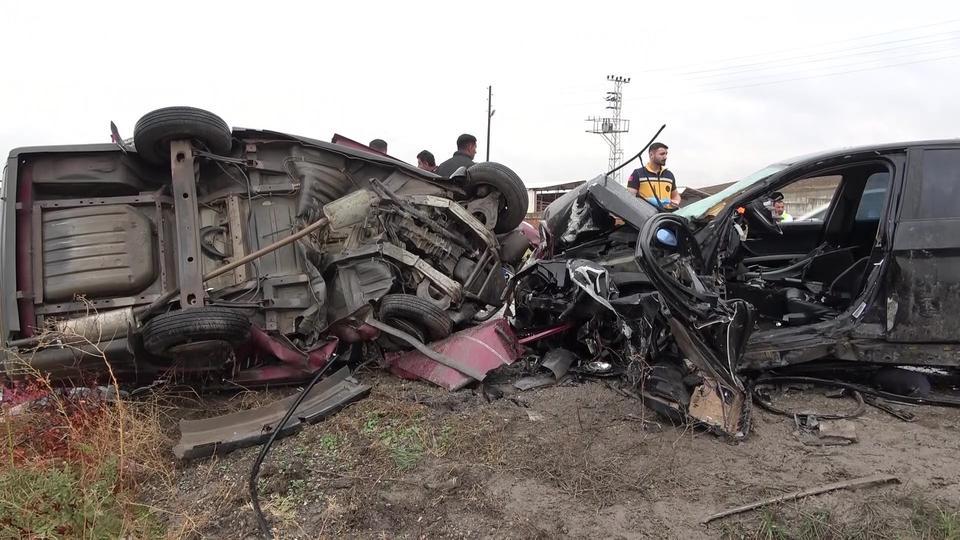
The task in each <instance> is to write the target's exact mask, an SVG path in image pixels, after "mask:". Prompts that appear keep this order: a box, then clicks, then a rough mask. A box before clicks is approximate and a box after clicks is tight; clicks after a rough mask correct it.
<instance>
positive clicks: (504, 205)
mask: <svg viewBox="0 0 960 540" xmlns="http://www.w3.org/2000/svg"><path fill="white" fill-rule="evenodd" d="M482 185H487V186H490V187H491V188H493V189H494V190H496V191H497V192H499V193H500V211H499V212H498V213H497V225H496V226H495V227H494V228H493V232H495V233H505V232H510V231H512V230H514V229H516V228H517V227H518V226H519V225H520V222H521V221H523V218H524V217H526V215H527V204H528V203H529V200H528V199H527V187H526V186H524V185H523V180H521V179H520V177H519V176H517V173H515V172H513V171H512V170H511V169H510V168H509V167H507V166H506V165H501V164H499V163H494V162H492V161H488V162H485V163H477V164H476V165H473V166H472V167H470V168H469V169H467V185H466V187H467V191H470V192H473V191H476V188H477V187H479V186H482Z"/></svg>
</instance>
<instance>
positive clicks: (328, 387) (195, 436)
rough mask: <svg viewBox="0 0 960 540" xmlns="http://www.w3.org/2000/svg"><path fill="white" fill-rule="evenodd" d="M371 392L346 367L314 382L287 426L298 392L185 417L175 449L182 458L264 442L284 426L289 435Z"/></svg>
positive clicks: (219, 452)
mask: <svg viewBox="0 0 960 540" xmlns="http://www.w3.org/2000/svg"><path fill="white" fill-rule="evenodd" d="M368 392H370V387H369V386H367V385H363V384H360V383H359V382H357V381H356V380H355V379H353V378H351V377H350V369H349V368H346V367H344V368H341V369H340V370H339V371H337V372H336V373H334V374H333V375H331V376H329V377H328V378H326V379H324V380H322V381H320V383H319V384H317V385H316V386H314V387H313V389H311V390H310V394H309V395H307V397H306V399H304V401H303V403H301V404H300V407H298V408H297V411H296V412H295V413H294V415H293V416H292V417H291V418H290V420H289V421H288V422H287V423H286V425H284V426H283V427H281V428H277V427H276V424H277V423H279V422H280V420H282V419H283V417H284V415H285V414H286V413H287V410H288V409H289V408H290V407H291V406H292V404H293V401H294V400H296V399H297V396H296V395H293V396H290V397H288V398H286V399H281V400H277V401H274V402H273V403H271V404H269V405H266V406H264V407H260V408H257V409H250V410H246V411H238V412H235V413H230V414H224V415H222V416H215V417H213V418H204V419H203V420H181V421H180V442H179V443H177V445H176V446H174V447H173V453H174V454H175V455H176V456H177V457H178V458H180V459H192V458H197V457H204V456H209V455H212V454H222V453H227V452H230V451H232V450H236V449H237V448H245V447H247V446H253V445H257V444H263V443H264V442H266V441H267V439H269V438H270V434H271V432H272V431H273V430H274V429H281V430H282V431H281V432H280V434H279V436H280V437H286V436H287V435H292V434H294V433H296V432H297V431H299V430H300V429H301V428H302V427H303V425H304V424H313V423H315V422H318V421H320V420H322V419H324V418H326V417H327V416H330V415H331V414H333V413H335V412H337V411H339V410H340V409H342V408H343V407H344V406H346V405H348V404H349V403H352V402H354V401H356V400H358V399H360V398H362V397H365V396H366V395H367V393H368Z"/></svg>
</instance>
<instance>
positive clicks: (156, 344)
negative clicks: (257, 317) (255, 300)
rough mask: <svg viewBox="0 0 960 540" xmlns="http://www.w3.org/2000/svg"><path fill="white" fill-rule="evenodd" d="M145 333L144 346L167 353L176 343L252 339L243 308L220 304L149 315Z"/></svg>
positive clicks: (235, 341)
mask: <svg viewBox="0 0 960 540" xmlns="http://www.w3.org/2000/svg"><path fill="white" fill-rule="evenodd" d="M142 335H143V346H144V348H145V349H147V351H149V352H150V353H151V354H155V355H157V356H164V355H165V354H166V352H167V351H168V350H169V349H170V348H171V347H174V346H176V345H183V344H185V343H191V342H196V341H226V342H227V343H229V344H231V345H238V344H240V343H243V342H245V341H247V340H248V339H250V318H249V317H248V316H247V315H246V314H245V313H243V312H242V311H238V310H236V309H232V308H226V307H219V306H203V307H198V308H193V309H185V310H180V311H171V312H170V313H163V314H161V315H157V316H156V317H154V318H152V319H150V320H149V321H148V322H147V324H145V325H144V327H143V332H142Z"/></svg>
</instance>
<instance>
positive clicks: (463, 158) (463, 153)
mask: <svg viewBox="0 0 960 540" xmlns="http://www.w3.org/2000/svg"><path fill="white" fill-rule="evenodd" d="M476 155H477V138H476V137H474V136H473V135H470V134H468V133H464V134H463V135H461V136H459V137H457V151H456V152H454V153H453V157H451V158H450V159H448V160H446V161H444V162H443V163H441V164H440V166H439V167H437V170H436V171H434V172H436V173H437V174H439V175H440V176H443V177H444V178H449V177H450V175H451V174H453V173H454V172H456V170H457V169H459V168H460V167H467V168H469V167H470V166H471V165H473V157H474V156H476Z"/></svg>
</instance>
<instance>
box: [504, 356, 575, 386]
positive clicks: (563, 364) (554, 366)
mask: <svg viewBox="0 0 960 540" xmlns="http://www.w3.org/2000/svg"><path fill="white" fill-rule="evenodd" d="M574 361H576V356H574V354H573V353H572V352H570V351H568V350H567V349H564V348H562V347H559V348H556V349H551V350H549V351H547V353H546V354H545V355H543V361H542V362H540V366H539V367H540V368H541V371H546V373H540V374H538V375H533V376H530V377H523V378H521V379H517V381H516V382H514V383H513V385H514V386H515V387H516V388H518V389H519V390H531V389H533V388H541V387H544V386H549V385H552V384H557V383H558V382H560V381H561V380H563V377H564V376H565V375H566V374H567V371H569V370H570V366H571V365H572V364H573V363H574Z"/></svg>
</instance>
